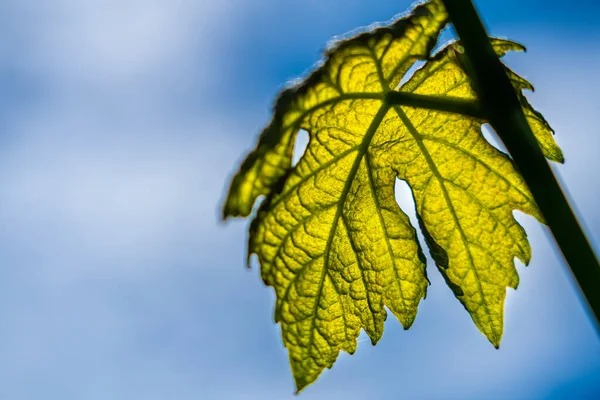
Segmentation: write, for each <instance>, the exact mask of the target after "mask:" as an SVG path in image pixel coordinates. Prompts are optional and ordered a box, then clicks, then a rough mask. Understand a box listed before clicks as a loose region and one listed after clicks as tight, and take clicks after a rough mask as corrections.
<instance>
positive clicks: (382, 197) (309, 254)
mask: <svg viewBox="0 0 600 400" xmlns="http://www.w3.org/2000/svg"><path fill="white" fill-rule="evenodd" d="M446 19H447V17H446V14H445V11H444V10H443V8H442V6H441V3H440V2H438V1H431V2H428V3H424V4H421V5H419V6H417V7H416V8H415V9H414V10H413V12H412V14H410V15H408V16H406V17H404V18H401V19H399V20H397V21H395V22H394V23H392V24H391V25H389V26H387V27H380V28H377V29H374V30H372V31H370V32H366V33H363V34H360V35H358V36H356V37H354V38H351V39H347V40H346V41H343V42H340V43H338V44H337V45H336V46H335V47H334V48H333V49H331V50H330V51H328V52H327V54H326V59H325V61H324V62H323V64H322V65H321V67H319V68H318V69H317V70H316V71H315V72H314V73H312V74H311V75H310V76H309V77H307V78H306V80H305V81H304V82H303V83H301V84H300V85H298V86H296V87H293V88H289V89H286V90H285V91H284V92H282V94H281V95H280V96H279V98H278V100H277V102H276V105H275V109H274V116H273V119H272V121H271V122H270V124H269V125H268V126H267V127H266V128H265V129H264V130H263V132H262V134H261V137H260V140H259V143H258V145H257V147H256V149H255V150H254V151H253V152H251V153H250V154H249V155H248V157H247V158H246V160H245V161H244V162H243V164H242V166H241V168H240V171H239V172H238V173H237V175H236V176H235V177H234V178H233V181H232V184H231V187H230V190H229V194H228V196H227V198H226V201H225V205H224V216H225V217H227V216H247V215H249V214H250V213H251V211H252V208H253V205H254V203H255V201H256V199H257V198H258V197H259V196H261V195H263V196H265V198H264V200H263V202H262V203H261V205H260V207H259V208H258V210H257V212H256V215H255V217H254V219H253V221H252V224H251V226H250V232H249V247H248V255H249V256H250V255H252V254H256V255H257V256H258V260H259V263H260V266H261V276H262V279H263V281H264V282H265V284H267V285H269V286H272V287H273V288H274V289H275V293H276V297H277V300H276V305H275V320H276V322H278V323H280V324H281V330H282V337H283V343H284V345H285V347H286V348H287V349H288V352H289V358H290V364H291V368H292V373H293V376H294V379H295V381H296V386H297V389H298V391H300V390H302V389H303V388H304V387H306V386H307V385H309V384H310V383H312V382H313V381H314V380H315V379H317V377H318V376H319V375H320V373H321V372H322V371H323V369H324V368H330V367H331V366H332V365H333V363H334V362H335V360H336V358H337V356H338V354H339V351H340V350H344V351H346V352H348V353H353V352H354V351H355V350H356V346H357V337H358V335H359V333H360V330H361V329H363V330H364V331H365V332H366V333H367V334H368V336H369V337H370V339H371V341H372V343H373V344H375V343H376V342H377V341H378V340H379V339H380V338H381V336H382V334H383V324H384V321H385V320H386V317H387V312H386V308H387V309H389V311H391V312H392V313H393V314H394V315H395V316H396V317H397V318H398V320H399V321H400V322H401V324H402V325H403V326H404V327H405V328H409V327H410V326H411V324H412V323H413V321H414V319H415V316H416V313H417V308H418V304H419V302H420V300H421V299H422V298H424V297H425V294H426V289H427V285H428V280H427V277H426V273H425V257H424V255H423V252H422V251H421V248H420V246H419V241H418V240H417V236H416V232H415V228H414V227H413V226H412V225H411V223H410V221H409V218H408V217H407V216H406V214H405V213H404V212H403V211H402V210H401V209H400V207H399V206H398V204H397V203H396V200H395V196H394V185H395V182H396V179H397V178H400V179H402V180H404V181H406V182H407V183H408V185H409V186H410V188H411V190H412V194H413V197H414V200H415V206H416V212H417V217H418V220H419V225H420V229H421V231H422V232H423V234H424V236H425V238H426V241H427V245H428V247H429V250H430V252H431V254H432V257H433V258H434V260H435V263H436V265H437V266H438V269H439V270H440V272H441V273H442V275H443V276H444V278H445V279H446V282H447V283H448V285H449V287H450V288H451V289H452V291H453V292H454V294H455V296H456V297H457V298H458V299H459V300H460V302H461V303H462V304H463V305H464V307H465V308H466V309H467V311H468V312H469V313H470V315H471V317H472V318H473V321H474V322H475V324H476V326H477V327H478V328H479V330H481V332H483V333H484V334H485V335H486V337H487V338H488V339H489V340H490V341H491V342H492V343H493V344H494V345H495V346H498V345H499V343H500V339H501V337H502V330H503V309H504V298H505V296H506V288H507V287H512V288H516V287H517V284H518V275H517V273H516V270H515V266H514V258H515V257H518V258H519V259H521V260H522V261H523V262H524V263H528V262H529V259H530V257H531V250H530V248H529V244H528V242H527V239H526V235H525V232H524V231H523V229H522V228H521V226H520V225H519V224H518V223H517V222H516V220H515V219H514V217H513V214H512V213H513V210H516V209H518V210H521V211H523V212H525V213H528V214H530V215H533V216H535V217H536V218H538V219H541V217H540V214H539V212H538V210H537V207H536V205H535V202H534V201H533V199H532V196H531V194H530V193H529V190H528V189H527V187H526V185H525V183H524V181H523V179H522V178H521V176H520V175H519V173H518V172H517V171H516V170H515V168H514V167H513V164H512V162H511V160H510V158H509V157H508V156H507V155H505V154H503V153H502V152H500V151H498V150H497V149H496V148H494V147H493V146H492V145H490V144H489V143H488V142H487V141H486V140H485V138H484V137H483V136H482V134H481V126H482V124H483V123H485V122H486V120H485V118H484V117H483V116H482V115H479V114H477V113H473V112H472V111H464V112H463V111H462V110H463V109H461V108H460V107H459V108H457V109H456V110H454V109H452V110H454V111H452V110H450V109H448V108H444V107H441V108H440V106H438V105H436V104H437V103H436V102H435V101H432V99H433V100H436V99H437V100H448V101H449V102H456V103H458V104H470V105H472V106H474V108H473V107H471V108H469V110H473V109H476V106H477V105H478V103H477V99H476V97H475V92H474V91H473V89H472V88H471V83H470V81H469V79H468V77H467V74H466V73H465V72H464V70H463V69H462V65H463V62H462V60H461V49H460V47H459V46H458V45H457V44H450V45H448V46H446V47H445V48H444V49H442V50H440V51H438V52H437V53H436V54H435V55H433V56H432V55H431V51H432V49H433V48H434V45H435V43H436V40H437V37H438V35H439V32H440V31H441V30H442V29H443V28H444V26H445V25H446V22H447V21H446ZM493 44H494V46H495V48H496V51H497V52H498V54H499V55H503V54H504V53H505V52H506V51H508V50H520V49H521V46H520V45H517V44H515V43H513V42H509V41H503V40H498V39H496V40H494V41H493ZM417 60H426V62H425V64H424V65H423V67H421V68H420V69H419V70H417V71H416V72H415V73H414V75H413V76H412V77H410V79H408V80H407V82H406V83H404V84H402V85H400V82H401V79H402V77H403V76H404V75H405V74H406V72H407V71H408V70H409V68H410V67H411V66H412V65H413V64H414V63H415V62H416V61H417ZM507 73H508V74H509V77H510V78H511V80H512V82H513V83H514V86H515V89H516V90H517V91H518V92H519V94H520V93H521V90H522V89H532V87H531V85H530V84H529V83H528V82H527V81H526V80H524V79H523V78H521V77H519V76H518V75H516V74H514V73H513V72H512V71H510V70H508V69H507ZM399 85H400V86H399ZM390 93H393V94H396V95H397V96H390ZM520 97H521V99H522V105H523V108H524V111H525V113H526V116H527V118H528V120H529V122H530V124H531V126H532V129H533V131H534V134H535V135H536V138H537V139H538V141H539V142H540V145H541V147H542V149H543V151H544V154H545V155H546V156H547V157H548V158H549V159H552V160H555V161H562V154H561V152H560V149H559V148H558V146H557V145H556V143H555V142H554V139H553V136H552V129H551V128H550V127H549V125H548V124H547V122H546V121H545V120H544V119H543V117H541V115H540V114H539V113H538V112H537V111H535V110H533V108H532V107H531V105H530V104H529V103H528V102H527V100H526V99H525V97H524V96H523V95H521V94H520ZM465 110H466V109H465ZM300 129H304V130H306V131H307V132H308V134H309V138H310V139H309V144H308V146H307V148H306V151H305V153H304V155H303V156H302V158H301V159H300V160H299V162H298V163H297V164H296V165H295V166H292V161H291V159H292V153H293V147H294V142H295V137H296V134H297V132H298V131H299V130H300Z"/></svg>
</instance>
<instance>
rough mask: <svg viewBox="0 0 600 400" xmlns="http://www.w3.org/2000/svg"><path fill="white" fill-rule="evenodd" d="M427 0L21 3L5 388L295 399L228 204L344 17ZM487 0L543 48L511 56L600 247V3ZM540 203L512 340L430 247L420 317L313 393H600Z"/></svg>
mask: <svg viewBox="0 0 600 400" xmlns="http://www.w3.org/2000/svg"><path fill="white" fill-rule="evenodd" d="M410 4H411V2H410V1H405V0H396V1H389V0H368V1H367V0H343V1H342V0H302V1H299V0H288V1H275V0H253V1H243V0H169V1H167V0H119V1H117V0H88V1H75V0H52V1H49V0H3V1H2V2H0V321H1V322H0V359H1V360H2V362H0V398H2V399H16V400H19V399H42V398H43V399H61V400H68V399H115V400H120V399H123V400H125V399H138V398H139V399H148V400H151V399H180V400H185V399H288V398H292V397H293V396H292V393H293V391H294V386H293V381H292V378H291V373H290V370H289V364H288V360H287V353H286V351H285V349H284V348H283V346H282V343H281V338H280V331H279V326H278V325H275V324H274V323H273V317H272V314H273V305H274V294H273V291H272V289H271V288H265V287H264V285H263V284H262V282H261V281H260V278H259V274H258V269H257V268H254V269H252V270H251V271H249V272H248V271H247V270H246V269H245V267H244V256H245V241H246V237H245V229H246V221H232V222H230V223H227V224H222V223H220V222H219V209H218V208H219V202H220V200H221V198H222V196H223V192H224V190H225V187H226V185H227V184H228V178H229V177H230V176H231V173H232V172H233V170H234V168H237V163H238V162H239V161H240V160H241V159H242V158H243V157H244V155H245V153H246V152H247V151H248V150H249V149H250V148H251V147H252V146H253V145H254V143H255V142H256V140H257V134H258V132H259V131H260V129H261V128H262V126H263V125H264V124H265V123H267V121H268V120H269V117H270V106H271V102H272V99H273V98H274V96H275V94H276V93H277V92H278V91H279V90H280V89H281V88H282V86H283V84H284V83H285V82H286V81H287V80H289V79H292V78H294V77H297V76H300V75H302V74H303V73H305V71H306V70H307V69H309V68H310V67H311V65H313V64H314V63H315V62H316V61H317V60H319V58H320V56H321V51H322V49H323V48H324V46H325V44H326V43H327V42H328V41H329V40H330V39H331V38H332V37H333V36H335V35H338V34H343V33H344V32H347V31H350V30H352V29H354V28H356V27H359V26H364V25H368V24H370V23H372V22H374V21H385V20H388V19H390V18H391V17H393V16H394V15H395V14H396V13H398V12H404V11H405V10H406V9H407V8H408V7H409V6H410ZM476 5H477V6H478V7H479V10H480V12H481V13H482V15H483V16H484V19H485V21H486V23H487V26H488V28H489V29H490V31H491V33H492V34H493V35H497V36H501V37H508V38H511V39H513V40H516V41H519V42H521V43H524V44H525V45H526V46H527V47H528V50H529V51H528V53H527V54H514V55H509V56H507V58H506V62H507V63H508V64H509V65H510V66H511V67H512V68H513V69H514V70H515V71H516V72H518V73H520V74H521V75H523V76H525V77H526V78H528V79H529V80H531V81H532V83H533V84H534V85H535V87H536V89H537V90H536V92H535V93H532V94H530V95H529V98H530V100H531V101H532V103H533V104H534V106H536V108H538V109H539V110H540V111H541V112H543V113H544V115H545V116H546V118H547V119H548V121H549V122H550V124H551V125H552V126H553V127H554V128H555V130H556V135H557V136H556V138H557V141H558V143H559V145H561V146H562V148H563V150H564V153H565V156H566V163H565V164H564V166H558V167H557V168H555V170H556V171H558V172H559V174H560V176H561V179H562V182H563V183H564V185H566V187H567V188H568V191H569V193H570V197H571V199H572V201H573V204H574V205H575V206H576V209H577V211H578V214H579V216H580V218H582V221H583V223H584V225H585V227H586V230H587V233H588V235H589V237H590V240H591V241H592V242H593V243H594V246H595V248H596V250H597V251H598V248H599V247H598V240H599V239H600V208H598V206H597V204H598V203H597V202H598V200H597V199H598V196H599V195H600V181H599V179H598V172H597V171H598V170H600V158H599V157H598V152H599V151H600V128H599V119H598V118H599V112H600V109H599V107H598V93H600V78H598V66H599V65H600V23H598V19H597V16H598V13H599V12H600V3H599V2H597V1H594V0H588V1H585V0H580V1H570V2H567V1H536V0H519V1H516V0H507V1H502V2H496V1H491V0H479V1H476ZM451 37H452V32H451V31H448V32H447V33H446V34H445V36H444V38H445V39H450V38H451ZM406 193H407V192H406V191H405V189H402V188H400V189H399V192H398V199H399V202H400V203H401V205H402V206H403V207H404V209H405V210H407V211H409V212H412V205H411V204H410V201H409V200H408V198H407V194H406ZM518 219H519V221H521V222H522V223H523V224H524V226H525V227H526V230H527V232H528V235H529V238H530V241H531V244H532V247H533V260H532V262H531V264H530V266H529V267H527V268H525V267H524V266H523V265H521V264H519V263H517V267H518V270H519V273H520V276H521V284H520V287H519V289H518V290H517V291H512V290H509V293H508V298H507V304H506V324H505V335H504V340H503V343H502V346H501V348H500V350H495V349H494V348H493V347H492V346H491V345H490V344H489V343H488V342H487V340H486V339H485V338H484V337H483V336H482V335H481V334H480V333H479V332H478V331H477V329H476V328H475V326H474V325H473V323H472V322H471V319H470V317H469V316H468V314H467V313H466V312H465V311H464V309H463V308H462V306H461V305H460V304H459V303H458V301H456V300H455V299H454V297H453V295H452V293H451V291H450V290H449V289H448V288H447V287H446V285H445V284H444V282H443V279H441V277H440V276H439V273H438V272H437V271H436V270H435V267H434V266H433V264H432V263H431V260H429V265H428V269H429V276H430V279H431V281H432V286H431V287H430V288H429V293H428V296H427V299H426V300H424V301H423V302H422V303H421V306H420V310H419V315H418V316H417V320H416V322H415V324H414V325H413V327H412V328H411V329H410V330H408V331H404V330H403V329H402V328H401V326H400V324H399V323H398V322H397V320H396V319H395V318H393V317H391V318H388V321H387V322H386V328H385V334H384V336H383V339H382V340H381V341H380V343H379V344H378V345H377V346H376V347H373V346H371V344H370V341H368V340H365V341H363V342H361V343H360V344H359V348H358V350H357V352H356V354H355V355H353V356H348V355H347V354H345V353H342V354H340V357H339V358H338V361H337V363H336V364H335V366H334V368H333V370H326V371H325V372H324V373H323V375H322V376H321V378H320V379H319V380H318V381H317V382H316V383H315V384H314V385H312V386H311V387H309V388H307V389H306V390H305V391H304V392H303V393H302V394H301V395H300V398H301V399H306V400H309V399H346V400H350V399H367V398H369V399H398V398H403V399H452V398H456V399H465V398H472V399H485V398H509V397H510V398H523V399H538V398H540V399H541V398H547V399H561V398H570V399H585V398H590V399H592V398H600V341H599V340H598V336H597V335H596V333H595V332H594V329H593V326H592V324H591V322H590V319H589V317H588V316H587V314H586V312H585V311H584V309H583V308H582V304H581V301H580V299H579V297H578V293H577V290H576V289H575V287H574V284H573V282H572V280H571V277H570V274H569V273H568V271H567V268H566V266H565V265H563V262H562V259H561V257H560V256H559V255H558V254H557V252H556V251H555V249H554V245H553V243H552V242H551V240H549V237H548V235H547V233H546V230H545V229H544V228H542V227H541V226H540V225H539V224H538V223H537V222H535V221H534V220H533V219H532V218H530V217H527V216H524V215H522V214H519V215H518ZM363 338H365V336H364V335H363V336H361V339H360V340H363Z"/></svg>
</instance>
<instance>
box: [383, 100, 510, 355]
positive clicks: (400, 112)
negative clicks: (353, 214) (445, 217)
mask: <svg viewBox="0 0 600 400" xmlns="http://www.w3.org/2000/svg"><path fill="white" fill-rule="evenodd" d="M394 110H395V111H396V114H398V117H400V119H401V120H402V123H404V125H405V126H406V128H407V129H408V131H409V133H410V134H411V136H412V137H413V138H414V140H415V142H416V143H417V146H419V149H420V150H421V153H422V154H423V157H424V158H425V160H426V162H427V165H428V166H429V169H430V170H431V172H432V174H433V176H435V178H436V179H437V180H438V182H439V184H440V189H441V190H442V194H443V196H444V199H445V200H446V204H447V205H448V211H450V214H451V215H452V219H453V220H454V223H455V225H456V227H457V230H458V232H459V234H460V236H461V238H462V240H463V243H464V246H465V250H466V253H467V255H468V258H469V263H470V264H471V270H472V271H473V274H474V275H475V282H476V283H477V288H478V291H479V293H480V294H481V297H482V305H483V308H484V309H485V315H486V317H487V320H488V324H489V327H490V328H491V330H492V333H493V335H494V339H499V338H500V336H499V334H498V332H496V328H495V326H494V324H492V317H491V314H490V309H489V306H488V303H487V302H486V301H485V293H484V292H483V287H482V286H481V280H480V277H479V273H478V272H477V268H476V267H475V262H474V261H473V255H472V254H471V250H470V249H469V246H468V244H469V243H470V242H469V240H468V238H467V236H466V234H465V232H464V231H463V229H462V226H461V224H460V221H459V219H458V215H457V214H456V210H455V209H454V204H453V203H452V201H451V200H450V196H449V194H448V190H447V189H446V186H445V183H444V179H443V177H442V176H441V174H440V172H439V170H438V169H437V166H436V164H435V162H434V161H433V158H432V157H431V154H429V151H428V150H427V148H426V147H425V144H424V143H423V139H422V138H421V134H420V133H419V132H418V131H417V129H416V128H415V126H414V125H413V124H412V122H411V121H410V119H409V118H408V116H407V115H406V113H405V112H404V111H403V110H402V109H401V108H400V107H394ZM494 345H495V342H494Z"/></svg>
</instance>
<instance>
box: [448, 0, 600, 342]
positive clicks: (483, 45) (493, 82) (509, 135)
mask: <svg viewBox="0 0 600 400" xmlns="http://www.w3.org/2000/svg"><path fill="white" fill-rule="evenodd" d="M444 4H445V6H446V10H447V11H448V14H449V15H450V19H451V21H452V24H453V25H454V28H455V30H456V33H457V34H458V36H459V38H460V41H461V44H462V46H463V47H464V49H465V54H466V56H467V59H468V61H469V63H470V65H469V66H468V68H467V72H468V73H469V74H470V75H471V78H472V80H473V82H474V87H475V90H476V91H477V95H478V97H479V99H480V100H481V103H482V106H483V109H484V110H485V112H486V115H487V118H488V120H489V122H490V124H491V125H492V127H493V128H494V129H495V131H496V133H497V134H498V136H499V137H500V139H502V141H503V142H504V145H505V146H506V148H507V149H508V151H509V153H510V155H511V156H512V158H513V160H514V163H515V164H516V166H517V168H518V169H519V171H520V172H521V175H522V176H523V178H524V179H525V182H527V185H528V186H529V189H530V190H531V193H532V194H533V197H534V198H535V200H536V202H537V204H538V206H539V208H540V210H541V212H542V215H543V216H544V219H545V220H546V223H547V224H548V227H549V228H550V231H551V232H552V235H554V239H555V240H556V243H557V244H558V247H559V248H560V250H561V251H562V254H563V256H564V257H565V259H566V260H567V263H568V265H569V266H570V267H571V271H572V272H573V275H574V277H575V279H576V281H577V283H578V284H579V287H580V288H581V291H582V293H583V297H584V298H585V299H586V300H587V302H588V304H589V306H590V308H591V311H592V314H593V316H594V317H595V322H596V324H595V327H596V329H597V332H598V333H599V334H600V324H599V321H600V265H599V264H598V259H597V258H596V256H595V254H594V252H593V250H592V247H591V246H590V244H589V242H588V240H587V238H586V237H585V234H584V232H583V230H582V229H581V227H580V226H579V223H578V222H577V218H576V217H575V215H574V213H573V210H572V209H571V207H570V206H569V203H568V202H567V199H566V198H565V195H564V194H563V192H562V191H561V189H560V186H559V185H558V183H557V181H556V178H555V177H554V175H553V174H552V170H551V169H550V167H549V165H548V163H547V162H546V159H545V158H544V155H543V154H542V151H541V150H540V147H539V145H538V143H537V140H536V139H535V137H534V136H533V133H532V132H531V128H530V127H529V124H528V123H527V120H526V118H525V115H524V114H523V110H522V109H521V104H520V102H519V100H518V98H517V96H516V94H515V91H514V89H513V87H512V85H511V83H510V81H509V79H508V77H507V76H506V73H505V72H504V66H503V65H502V63H501V62H500V60H498V57H497V56H496V54H495V53H494V50H493V49H492V46H491V44H490V41H489V38H488V35H487V33H486V31H485V28H484V27H483V24H482V23H481V20H480V19H479V16H478V14H477V11H476V10H475V7H474V6H473V3H472V2H471V0H444Z"/></svg>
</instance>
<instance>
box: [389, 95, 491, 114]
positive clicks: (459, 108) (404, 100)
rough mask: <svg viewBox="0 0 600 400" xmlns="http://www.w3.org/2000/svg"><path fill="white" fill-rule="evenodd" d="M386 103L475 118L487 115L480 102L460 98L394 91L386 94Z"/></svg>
mask: <svg viewBox="0 0 600 400" xmlns="http://www.w3.org/2000/svg"><path fill="white" fill-rule="evenodd" d="M385 101H386V103H387V104H389V105H391V106H407V107H421V108H426V109H430V110H437V111H446V112H451V113H457V114H463V115H468V116H470V117H474V118H482V119H483V118H485V114H484V112H483V110H482V108H481V105H480V104H479V102H478V101H475V100H465V99H461V98H458V97H457V98H452V97H450V96H445V97H438V96H427V95H422V94H414V93H406V92H397V91H394V90H392V91H389V92H387V93H386V94H385Z"/></svg>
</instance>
